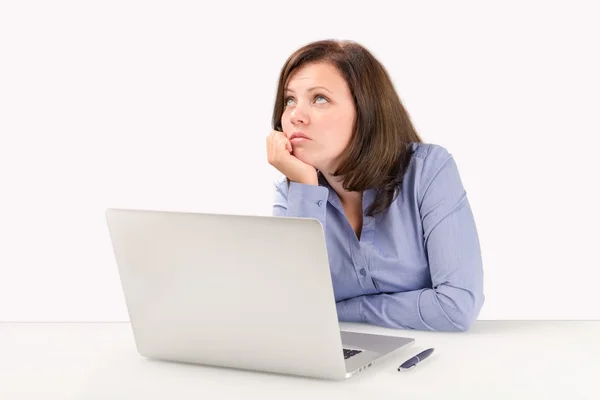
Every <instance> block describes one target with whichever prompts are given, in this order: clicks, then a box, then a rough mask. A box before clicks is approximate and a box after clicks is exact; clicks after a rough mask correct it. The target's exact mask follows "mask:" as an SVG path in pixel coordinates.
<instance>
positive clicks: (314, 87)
mask: <svg viewBox="0 0 600 400" xmlns="http://www.w3.org/2000/svg"><path fill="white" fill-rule="evenodd" d="M315 89H325V90H327V91H328V92H329V93H331V94H333V92H332V91H330V90H329V89H327V88H326V87H325V86H313V87H311V88H308V89H306V91H307V92H310V91H311V90H315ZM285 91H286V92H292V93H295V92H294V91H293V90H292V89H288V88H285Z"/></svg>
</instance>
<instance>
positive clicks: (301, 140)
mask: <svg viewBox="0 0 600 400" xmlns="http://www.w3.org/2000/svg"><path fill="white" fill-rule="evenodd" d="M309 140H310V139H308V138H305V137H301V136H298V137H295V138H293V139H292V140H290V141H291V142H292V143H302V142H308V141H309Z"/></svg>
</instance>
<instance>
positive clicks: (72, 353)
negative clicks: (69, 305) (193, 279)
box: [0, 321, 600, 400]
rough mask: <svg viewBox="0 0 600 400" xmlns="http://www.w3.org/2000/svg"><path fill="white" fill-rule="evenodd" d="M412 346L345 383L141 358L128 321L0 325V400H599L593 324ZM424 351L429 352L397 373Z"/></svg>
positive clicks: (520, 325)
mask: <svg viewBox="0 0 600 400" xmlns="http://www.w3.org/2000/svg"><path fill="white" fill-rule="evenodd" d="M340 327H341V328H342V329H345V330H349V331H355V332H374V333H383V334H389V335H396V336H409V337H413V338H415V340H416V342H415V345H414V346H412V347H408V348H406V349H402V350H400V351H399V352H398V353H396V354H394V355H392V356H390V357H388V358H387V359H385V360H384V361H382V362H381V363H379V364H375V365H374V366H373V367H371V368H370V369H367V370H365V371H364V372H362V373H361V374H358V375H357V376H355V377H353V378H350V379H348V380H346V381H341V382H336V381H325V380H319V379H311V378H303V377H295V376H286V375H278V374H271V373H264V372H252V371H243V370H236V369H228V368H219V367H210V366H202V365H194V364H183V363H173V362H164V361H155V360H149V359H146V358H144V357H141V356H140V355H139V354H138V353H137V351H136V349H135V343H134V340H133V334H132V331H131V325H130V324H129V323H0V398H2V399H34V398H35V399H39V398H45V399H54V398H61V399H108V398H110V399H132V398H144V399H165V398H174V399H196V400H197V399H221V398H224V399H230V398H231V399H234V398H240V399H248V398H252V399H253V398H257V399H258V398H260V399H306V398H310V399H315V400H316V399H321V398H327V399H338V398H339V399H345V400H348V399H361V400H370V399H401V398H402V397H407V398H410V399H427V398H431V399H433V398H436V399H440V398H443V399H455V398H456V399H471V398H472V399H503V400H505V399H534V398H535V399H537V398H552V399H554V398H568V399H600V382H598V381H599V379H600V321H478V322H477V323H476V324H475V326H474V327H473V328H472V329H471V330H470V331H469V332H466V333H444V332H421V331H404V330H393V329H386V328H380V327H375V326H370V325H365V324H351V323H340ZM428 347H435V349H436V350H435V352H434V354H433V355H432V356H431V357H430V358H429V359H427V360H426V361H423V363H422V364H420V365H418V366H417V367H416V368H414V369H412V370H410V371H406V372H397V371H396V368H397V367H398V365H399V364H401V363H402V362H403V361H405V360H406V359H407V358H409V357H411V356H413V355H415V354H416V353H417V352H419V351H421V350H424V349H426V348H428Z"/></svg>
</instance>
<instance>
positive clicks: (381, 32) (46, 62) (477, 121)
mask: <svg viewBox="0 0 600 400" xmlns="http://www.w3.org/2000/svg"><path fill="white" fill-rule="evenodd" d="M597 8H598V5H597V3H595V2H593V1H588V2H582V1H577V2H576V1H569V2H567V1H563V2H547V1H543V2H542V1H539V2H533V1H514V2H509V1H502V2H493V3H492V2H481V1H472V2H456V1H454V2H446V3H443V2H441V1H440V2H429V1H414V2H397V1H396V2H393V4H392V2H388V1H385V2H384V1H373V0H369V1H366V2H351V1H350V2H349V1H347V0H344V1H327V2H325V1H302V2H292V1H290V2H284V1H273V2H270V3H267V2H258V3H257V2H242V1H237V2H219V3H217V2H213V3H211V4H204V5H201V4H200V2H192V1H189V2H176V1H164V2H162V3H159V2H148V1H137V2H134V1H122V0H120V1H101V2H100V1H98V2H81V1H71V2H66V1H54V2H42V1H39V2H31V1H18V2H17V1H14V2H2V3H1V4H0V135H1V137H0V139H1V140H0V321H127V320H128V315H127V310H126V308H125V301H124V297H123V294H122V291H121V286H120V282H119V276H118V272H117V269H116V264H115V260H114V257H113V253H112V247H111V243H110V238H109V235H108V230H107V226H106V221H105V216H104V211H105V209H106V208H108V207H119V208H140V209H159V210H173V211H197V212H219V213H233V214H253V215H270V214H271V205H272V199H273V190H274V187H273V179H274V178H275V177H277V176H278V172H277V171H276V170H275V169H273V168H272V167H271V166H270V165H269V164H268V163H267V160H266V150H265V138H266V136H267V135H268V134H269V132H270V129H271V116H272V110H273V102H274V99H275V89H276V84H277V78H278V75H279V71H280V68H281V66H282V65H283V63H284V61H285V60H286V58H287V57H288V56H289V55H290V54H291V53H292V52H293V51H294V50H296V49H297V48H299V47H300V46H302V45H304V44H306V43H309V42H311V41H314V40H319V39H328V38H334V39H350V40H354V41H357V42H359V43H361V44H363V45H364V46H366V47H367V48H368V49H369V50H371V52H372V53H373V54H374V55H375V57H377V58H378V59H379V60H380V61H381V62H382V63H383V65H384V66H385V67H386V69H387V70H388V72H389V74H390V75H391V77H392V79H393V82H394V85H395V88H396V90H397V91H398V93H399V95H400V98H401V99H402V101H403V103H404V105H405V106H406V108H407V110H408V111H409V113H410V115H411V118H412V119H413V122H414V124H415V126H416V128H417V130H418V132H419V133H420V135H421V136H422V138H423V139H424V140H425V141H426V142H429V143H436V144H439V145H442V146H444V147H446V148H447V149H448V150H449V151H450V152H451V153H452V154H453V155H454V157H455V160H456V162H457V164H458V166H459V169H460V172H461V176H462V179H463V184H464V186H465V188H466V190H467V193H468V196H469V200H470V202H471V206H472V209H473V212H474V214H475V219H476V222H477V226H478V231H479V236H480V240H481V245H482V251H483V258H484V270H485V287H484V291H485V294H486V303H485V305H484V307H483V309H482V311H481V314H480V319H598V318H600V307H598V304H600V294H599V292H598V278H599V277H600V272H599V270H600V261H599V259H600V256H599V255H598V252H597V250H596V249H597V248H598V246H600V241H599V239H600V235H599V234H598V226H599V223H600V218H599V212H598V204H599V203H600V198H599V195H598V183H597V181H598V178H597V172H598V171H599V170H600V168H599V167H598V164H597V162H598V154H599V153H598V144H599V140H598V136H599V135H600V129H599V128H600V123H599V122H598V116H599V111H598V110H599V109H600V101H599V93H600V79H599V75H600V74H599V73H598V71H600V62H599V51H598V47H599V45H598V37H600V25H599V24H598V23H597V21H598V15H599V13H598V10H597Z"/></svg>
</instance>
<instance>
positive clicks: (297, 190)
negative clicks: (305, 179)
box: [273, 179, 329, 228]
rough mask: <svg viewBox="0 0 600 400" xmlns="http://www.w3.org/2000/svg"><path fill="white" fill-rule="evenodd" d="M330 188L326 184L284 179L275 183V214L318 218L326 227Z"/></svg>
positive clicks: (277, 215)
mask: <svg viewBox="0 0 600 400" xmlns="http://www.w3.org/2000/svg"><path fill="white" fill-rule="evenodd" d="M328 197H329V189H328V188H326V187H324V186H316V185H308V184H304V183H298V182H290V186H289V188H288V185H287V180H286V179H282V180H279V181H278V182H276V183H275V199H274V202H273V216H276V217H299V218H315V219H318V220H319V221H320V222H321V224H322V225H323V228H325V217H326V215H327V199H328Z"/></svg>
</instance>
